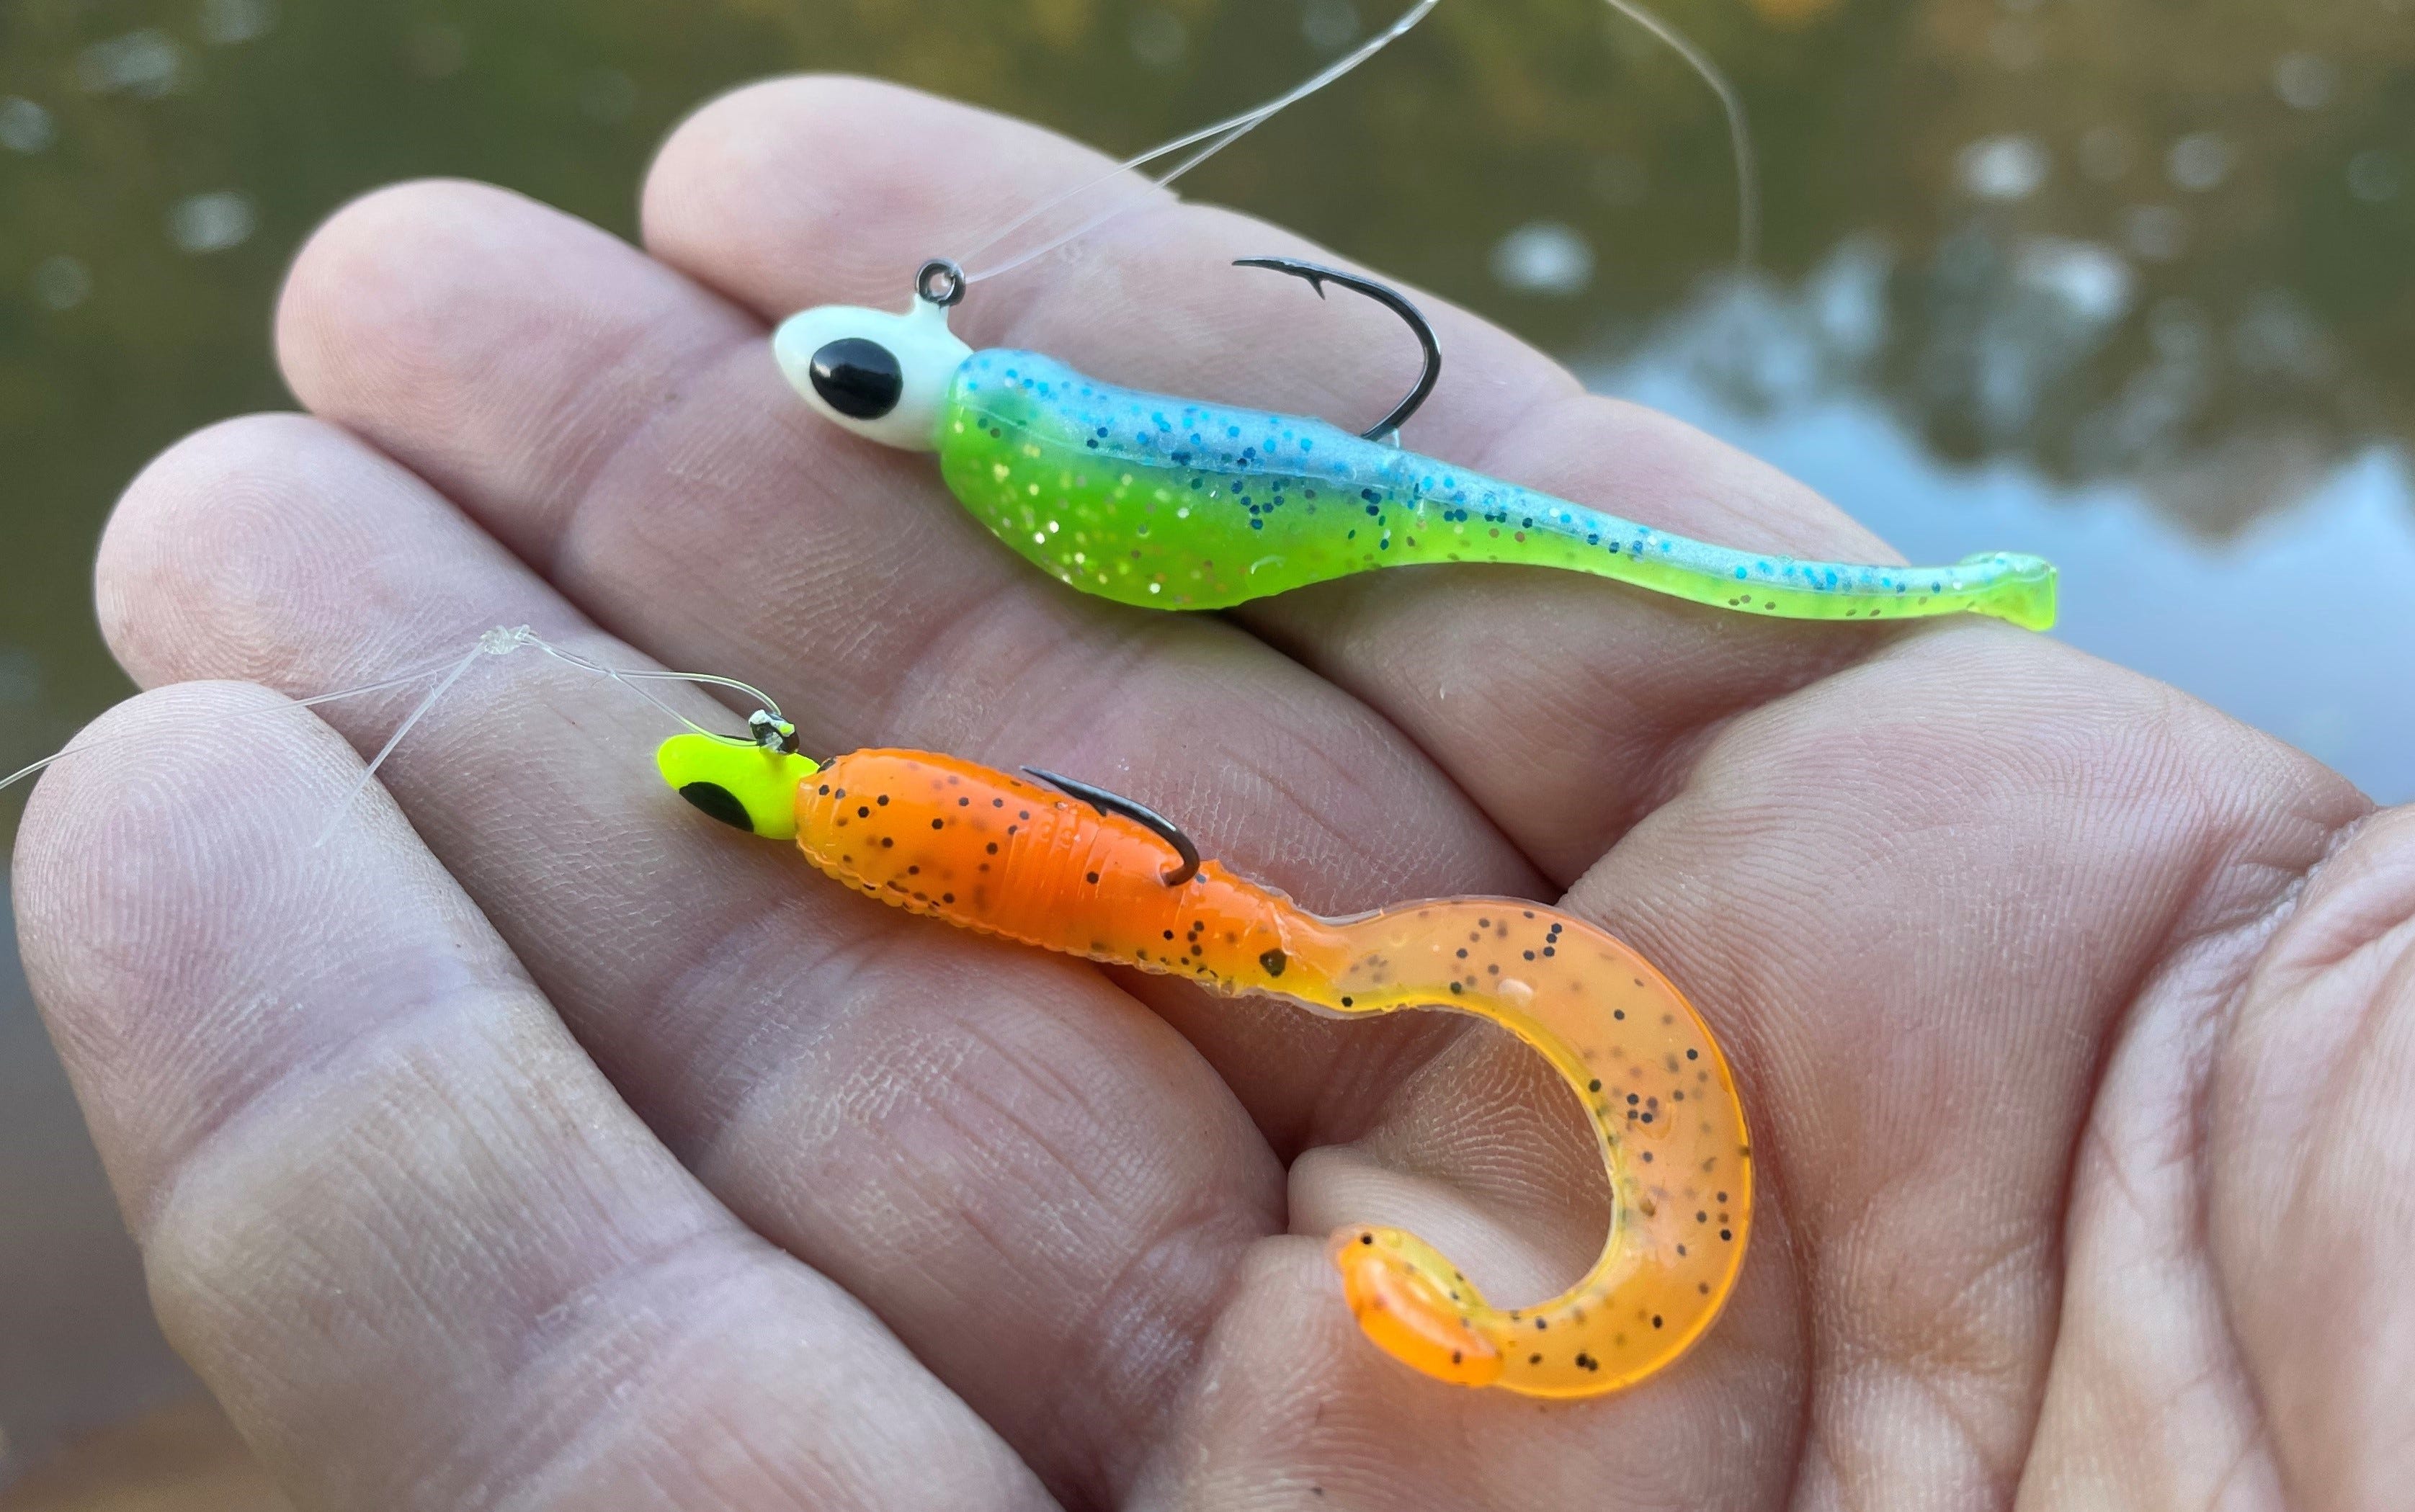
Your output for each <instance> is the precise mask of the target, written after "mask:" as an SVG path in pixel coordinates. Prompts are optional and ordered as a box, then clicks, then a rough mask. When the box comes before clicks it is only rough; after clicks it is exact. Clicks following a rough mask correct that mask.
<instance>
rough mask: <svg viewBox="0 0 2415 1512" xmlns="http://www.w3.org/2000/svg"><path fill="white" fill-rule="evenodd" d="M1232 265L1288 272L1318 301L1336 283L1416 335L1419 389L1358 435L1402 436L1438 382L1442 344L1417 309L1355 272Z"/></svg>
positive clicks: (1314, 266)
mask: <svg viewBox="0 0 2415 1512" xmlns="http://www.w3.org/2000/svg"><path fill="white" fill-rule="evenodd" d="M1233 266H1235V267H1237V268H1268V269H1271V270H1273V271H1274V272H1276V273H1287V274H1289V275H1291V276H1292V277H1295V278H1303V279H1306V280H1307V282H1308V286H1309V287H1310V288H1311V289H1313V290H1315V291H1316V297H1317V298H1319V299H1323V298H1324V297H1325V286H1326V285H1327V284H1328V283H1338V284H1340V285H1341V286H1342V288H1344V289H1347V290H1349V291H1351V292H1353V293H1359V294H1364V295H1366V296H1367V297H1368V298H1369V299H1372V300H1373V301H1374V302H1375V303H1376V304H1378V305H1381V306H1383V307H1385V308H1386V309H1388V310H1390V311H1391V312H1392V313H1393V314H1395V315H1398V316H1399V317H1400V318H1401V320H1402V321H1403V322H1404V323H1405V324H1406V325H1407V326H1408V328H1409V329H1410V331H1411V332H1413V333H1415V334H1416V336H1417V338H1418V347H1419V349H1420V350H1422V351H1423V352H1425V359H1426V367H1425V371H1424V372H1422V373H1420V374H1419V375H1418V386H1417V387H1415V388H1413V389H1411V390H1409V397H1407V398H1405V399H1403V400H1402V401H1401V402H1400V403H1399V404H1398V405H1396V406H1394V407H1393V410H1392V412H1391V413H1390V414H1388V415H1386V416H1385V417H1384V418H1383V419H1381V420H1379V421H1377V422H1376V423H1375V425H1374V427H1373V429H1370V430H1363V431H1360V432H1359V435H1360V436H1361V437H1362V438H1363V439H1364V440H1367V441H1373V442H1383V441H1391V440H1394V439H1396V438H1397V437H1398V436H1399V435H1400V433H1401V427H1403V426H1405V425H1407V424H1408V423H1409V416H1411V415H1413V414H1415V413H1417V412H1418V408H1419V407H1420V406H1421V405H1423V404H1424V403H1425V402H1426V397H1427V396H1428V395H1430V394H1432V393H1433V390H1434V384H1435V383H1437V382H1441V380H1442V343H1441V342H1439V341H1437V340H1435V339H1434V334H1433V326H1431V325H1428V324H1427V323H1426V318H1425V316H1424V315H1423V314H1421V313H1419V312H1418V307H1416V306H1415V305H1412V304H1410V303H1409V301H1408V298H1407V296H1406V295H1404V294H1403V293H1402V292H1400V291H1399V290H1397V289H1393V288H1390V287H1388V285H1385V284H1380V283H1377V282H1376V281H1375V280H1373V278H1362V277H1358V276H1357V274H1355V273H1344V272H1342V270H1341V269H1340V268H1328V267H1326V266H1324V265H1322V264H1320V263H1315V262H1301V261H1299V260H1298V259H1297V258H1289V257H1244V258H1236V259H1234V261H1233Z"/></svg>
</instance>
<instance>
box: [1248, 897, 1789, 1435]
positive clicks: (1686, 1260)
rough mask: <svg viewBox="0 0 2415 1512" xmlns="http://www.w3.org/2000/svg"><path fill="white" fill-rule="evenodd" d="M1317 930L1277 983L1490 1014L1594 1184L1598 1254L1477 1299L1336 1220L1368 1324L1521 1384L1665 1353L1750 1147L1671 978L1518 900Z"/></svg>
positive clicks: (1616, 1376)
mask: <svg viewBox="0 0 2415 1512" xmlns="http://www.w3.org/2000/svg"><path fill="white" fill-rule="evenodd" d="M1319 935H1320V936H1321V937H1319V938H1318V939H1317V940H1316V941H1315V942H1314V943H1307V942H1302V948H1300V949H1298V950H1296V951H1295V952H1294V954H1295V962H1296V964H1295V970H1296V971H1297V973H1298V975H1297V977H1295V978H1294V979H1293V980H1290V981H1285V982H1284V983H1283V984H1282V987H1281V988H1280V989H1278V990H1281V991H1282V992H1285V993H1288V994H1290V995H1292V996H1306V993H1305V992H1304V991H1303V990H1304V989H1310V986H1311V979H1314V980H1315V981H1317V982H1318V983H1319V985H1324V984H1328V983H1329V991H1330V993H1331V995H1332V996H1331V997H1330V999H1329V1000H1327V1001H1321V1002H1320V1003H1319V1006H1321V1007H1326V1008H1328V1009H1332V1010H1339V1011H1341V1012H1343V1013H1350V1014H1357V1013H1368V1012H1388V1011H1391V1010H1397V1009H1405V1008H1430V1007H1439V1008H1449V1009H1456V1010H1463V1011H1467V1012H1471V1013H1475V1014H1478V1015H1479V1016H1481V1017H1484V1018H1488V1019H1492V1020H1493V1021H1494V1022H1496V1023H1498V1024H1500V1025H1503V1026H1504V1027H1506V1028H1508V1030H1509V1031H1510V1032H1511V1033H1513V1034H1515V1035H1517V1036H1518V1037H1519V1038H1520V1039H1522V1040H1524V1041H1525V1042H1526V1043H1527V1044H1529V1045H1531V1046H1533V1047H1534V1048H1535V1049H1536V1050H1537V1051H1538V1052H1539V1053H1540V1054H1541V1055H1543V1056H1544V1057H1545V1058H1546V1059H1548V1060H1550V1061H1551V1062H1552V1064H1553V1066H1554V1067H1556V1068H1557V1069H1558V1070H1559V1071H1560V1073H1561V1075H1563V1076H1564V1077H1566V1078H1567V1079H1568V1083H1569V1085H1571V1086H1572V1087H1573V1088H1574V1089H1575V1091H1576V1093H1577V1095H1578V1098H1579V1100H1580V1101H1581V1102H1582V1103H1583V1108H1584V1111H1585V1115H1586V1117H1587V1118H1588V1120H1589V1121H1590V1122H1591V1123H1592V1125H1593V1128H1594V1131H1595V1135H1596V1137H1597V1138H1598V1141H1599V1142H1600V1145H1601V1150H1602V1154H1603V1158H1604V1160H1606V1161H1607V1163H1608V1166H1609V1169H1610V1173H1611V1181H1612V1185H1613V1204H1612V1210H1613V1217H1612V1221H1611V1231H1610V1235H1609V1239H1608V1242H1607V1243H1605V1245H1604V1246H1603V1248H1602V1251H1601V1255H1600V1258H1599V1259H1598V1261H1597V1262H1596V1263H1595V1265H1594V1266H1593V1268H1592V1269H1591V1270H1590V1271H1589V1272H1588V1273H1587V1274H1586V1275H1585V1276H1584V1277H1583V1279H1582V1280H1579V1281H1578V1282H1577V1283H1576V1284H1575V1285H1574V1286H1573V1287H1571V1288H1570V1289H1569V1290H1568V1291H1567V1292H1566V1293H1564V1294H1563V1295H1559V1296H1556V1297H1553V1298H1552V1299H1551V1300H1549V1301H1546V1302H1541V1303H1538V1304H1536V1305H1535V1306H1533V1307H1525V1308H1514V1309H1503V1308H1499V1307H1496V1306H1494V1305H1493V1304H1492V1303H1490V1302H1488V1301H1486V1300H1485V1298H1484V1296H1483V1295H1482V1294H1481V1293H1480V1292H1479V1291H1478V1288H1477V1287H1476V1285H1475V1284H1474V1283H1473V1282H1472V1281H1470V1280H1469V1279H1468V1278H1467V1277H1466V1276H1465V1275H1464V1274H1463V1273H1462V1272H1461V1271H1460V1270H1459V1269H1458V1268H1457V1267H1455V1266H1454V1265H1451V1264H1450V1263H1449V1262H1448V1260H1446V1259H1445V1258H1444V1257H1443V1256H1442V1255H1441V1254H1440V1253H1439V1252H1438V1251H1436V1250H1434V1249H1433V1247H1432V1246H1431V1245H1428V1244H1426V1243H1425V1242H1424V1241H1423V1240H1420V1239H1418V1237H1416V1236H1415V1235H1408V1234H1403V1233H1402V1232H1400V1231H1398V1230H1393V1229H1383V1228H1375V1227H1357V1228H1350V1229H1344V1230H1342V1231H1341V1232H1340V1233H1338V1234H1336V1235H1334V1238H1333V1245H1332V1253H1333V1258H1334V1262H1335V1264H1336V1265H1337V1266H1338V1267H1339V1268H1340V1270H1341V1272H1342V1281H1343V1286H1344V1290H1345V1292H1346V1293H1347V1295H1348V1296H1349V1299H1350V1305H1351V1309H1352V1310H1353V1311H1354V1312H1355V1313H1356V1314H1357V1318H1358V1321H1359V1324H1360V1325H1361V1326H1362V1327H1363V1328H1364V1329H1365V1330H1366V1332H1367V1334H1368V1337H1369V1338H1371V1339H1373V1340H1374V1341H1375V1342H1376V1343H1377V1344H1379V1345H1381V1346H1382V1347H1383V1348H1385V1349H1386V1350H1388V1352H1390V1353H1391V1354H1393V1355H1396V1356H1398V1357H1399V1358H1400V1359H1402V1360H1403V1361H1404V1362H1406V1363H1407V1364H1410V1365H1412V1366H1415V1367H1417V1368H1418V1370H1424V1371H1425V1372H1426V1373H1428V1374H1430V1375H1433V1376H1437V1377H1439V1378H1441V1379H1444V1380H1448V1381H1457V1382H1460V1383H1463V1384H1464V1385H1501V1386H1506V1387H1508V1389H1510V1390H1513V1391H1519V1392H1523V1393H1526V1394H1528V1395H1531V1396H1538V1397H1576V1396H1589V1395H1593V1394H1595V1393H1598V1392H1601V1391H1607V1390H1611V1389H1613V1388H1615V1387H1617V1386H1621V1385H1629V1384H1631V1383H1633V1382H1636V1381H1639V1380H1641V1379H1643V1377H1644V1376H1646V1375H1649V1374H1651V1373H1652V1372H1653V1371H1654V1370H1658V1369H1659V1368H1660V1367H1661V1366H1663V1365H1665V1364H1667V1363H1668V1362H1669V1361H1671V1360H1673V1359H1674V1358H1675V1357H1676V1356H1677V1355H1680V1354H1682V1353H1684V1351H1685V1350H1686V1348H1687V1346H1688V1345H1689V1344H1691V1343H1692V1342H1693V1340H1695V1339H1697V1338H1699V1337H1700V1336H1701V1335H1702V1333H1703V1330H1704V1329H1706V1328H1707V1327H1709V1326H1710V1324H1711V1322H1712V1321H1713V1319H1715V1318H1716V1317H1717V1316H1718V1310H1719V1308H1720V1306H1721V1305H1722V1304H1723V1303H1724V1302H1725V1301H1726V1299H1727V1295H1728V1293H1729V1291H1730V1289H1731V1288H1732V1287H1733V1284H1734V1281H1735V1277H1736V1273H1737V1270H1738V1269H1739V1267H1740V1266H1741V1265H1742V1262H1743V1258H1744V1250H1745V1236H1746V1234H1747V1232H1748V1224H1749V1220H1750V1216H1751V1205H1752V1163H1751V1160H1752V1157H1751V1148H1750V1141H1749V1139H1748V1135H1747V1132H1746V1128H1745V1121H1744V1110H1743V1106H1742V1104H1741V1103H1740V1102H1739V1100H1737V1097H1736V1090H1735V1084H1734V1081H1733V1077H1732V1076H1731V1075H1730V1073H1729V1070H1728V1067H1727V1062H1726V1060H1725V1058H1724V1057H1723V1056H1722V1055H1720V1054H1719V1050H1718V1045H1717V1044H1715V1043H1714V1042H1713V1041H1712V1039H1711V1036H1710V1033H1709V1031H1708V1030H1707V1029H1706V1028H1705V1027H1704V1026H1703V1022H1702V1020H1701V1019H1700V1018H1699V1017H1698V1016H1697V1015H1696V1014H1695V1012H1694V1010H1693V1009H1692V1007H1691V1006H1690V1005H1688V1003H1687V1001H1686V1000H1685V998H1684V997H1683V996H1681V995H1680V994H1679V993H1678V992H1677V990H1676V988H1675V987H1673V986H1672V985H1671V984H1670V982H1669V981H1668V979H1667V978H1665V977H1663V976H1662V975H1661V974H1660V973H1659V972H1658V970H1656V969H1655V968H1654V967H1653V966H1651V964H1650V963H1648V962H1646V961H1645V960H1644V959H1643V957H1642V956H1640V955H1638V954H1637V953H1636V952H1635V951H1632V950H1630V949H1628V947H1627V946H1625V945H1623V944H1621V943H1620V942H1619V941H1618V940H1616V939H1614V938H1613V937H1612V936H1609V935H1608V934H1606V933H1604V932H1603V931H1601V930H1599V929H1597V928H1595V927H1594V926H1593V925H1591V924H1588V923H1585V922H1583V921H1581V920H1577V919H1573V918H1571V917H1569V916H1568V915H1566V914H1563V913H1560V912H1558V911H1556V910H1554V909H1551V908H1546V907H1543V906H1539V905H1537V904H1532V903H1519V902H1512V901H1503V900H1489V899H1450V900H1447V901H1441V902H1434V903H1421V904H1411V905H1408V906H1403V907H1400V908H1393V909H1387V910H1385V911H1383V912H1381V913H1376V914H1373V915H1370V916H1368V917H1366V918H1364V919H1359V920H1354V921H1346V922H1332V923H1326V924H1323V926H1322V928H1321V930H1320V931H1319ZM1318 996H1320V997H1322V996H1323V995H1322V993H1320V994H1318Z"/></svg>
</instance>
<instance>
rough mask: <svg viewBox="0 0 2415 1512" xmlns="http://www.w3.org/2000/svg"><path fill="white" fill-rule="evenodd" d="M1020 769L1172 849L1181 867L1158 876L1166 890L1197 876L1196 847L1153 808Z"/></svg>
mask: <svg viewBox="0 0 2415 1512" xmlns="http://www.w3.org/2000/svg"><path fill="white" fill-rule="evenodd" d="M1023 770H1024V771H1027V772H1029V773H1030V774H1031V775H1032V776H1034V777H1037V778H1039V779H1040V780H1041V781H1042V782H1044V783H1046V784H1047V785H1048V786H1051V787H1054V788H1056V789H1057V790H1058V791H1060V792H1064V793H1069V794H1071V795H1072V796H1073V797H1075V798H1078V799H1080V800H1081V801H1083V802H1085V803H1087V804H1089V805H1090V806H1091V807H1092V808H1094V809H1097V810H1098V811H1099V812H1100V813H1102V814H1120V815H1122V816H1124V817H1125V818H1127V819H1130V820H1132V822H1133V823H1134V824H1137V825H1139V826H1140V827H1141V828H1143V829H1145V830H1147V831H1149V832H1150V833H1151V834H1154V835H1156V836H1157V837H1158V838H1159V839H1160V840H1162V841H1164V842H1165V843H1166V844H1167V845H1169V846H1173V847H1174V853H1175V854H1176V855H1177V856H1179V857H1181V858H1182V864H1181V865H1179V866H1177V867H1176V868H1175V869H1174V870H1173V871H1170V872H1167V873H1165V874H1164V875H1163V876H1162V877H1160V879H1159V880H1161V881H1162V882H1163V883H1164V884H1165V885H1166V886H1167V887H1170V888H1178V887H1180V886H1181V885H1182V884H1183V883H1185V882H1188V881H1190V880H1191V879H1192V877H1194V876H1198V875H1199V847H1198V846H1194V845H1192V843H1191V837H1190V836H1189V835H1187V834H1184V833H1183V832H1182V827H1181V826H1180V825H1177V824H1176V823H1175V822H1174V821H1173V820H1172V819H1169V818H1167V817H1166V816H1164V815H1162V814H1160V813H1158V812H1157V811H1156V810H1154V809H1147V808H1143V807H1141V806H1140V805H1139V804H1138V803H1135V802H1133V801H1132V800H1131V799H1129V798H1126V797H1124V796H1123V795H1122V794H1120V793H1111V792H1108V791H1107V790H1106V789H1105V788H1103V787H1093V786H1090V785H1089V784H1088V783H1082V782H1075V781H1074V780H1073V779H1072V778H1071V777H1059V776H1057V774H1056V773H1055V772H1053V771H1041V770H1040V769H1039V768H1038V767H1026V768H1024V769H1023Z"/></svg>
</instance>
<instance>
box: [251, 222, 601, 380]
mask: <svg viewBox="0 0 2415 1512" xmlns="http://www.w3.org/2000/svg"><path fill="white" fill-rule="evenodd" d="M532 217H542V218H546V219H568V218H570V217H564V216H562V214H561V212H559V211H555V210H552V209H550V208H548V207H547V206H544V205H541V204H538V203H537V202H534V201H532V200H530V199H528V198H526V197H525V196H523V195H520V194H517V193H514V192H513V191H511V190H509V189H503V188H498V187H495V186H493V185H490V184H481V183H477V182H474V181H472V180H467V179H414V180H411V181H407V182H405V183H401V184H393V185H388V186H386V187H382V188H378V189H373V190H371V191H370V192H368V193H367V194H364V195H362V196H361V197H360V198H358V199H356V200H353V201H352V202H349V203H346V204H345V205H343V206H341V207H340V208H338V210H337V211H336V212H335V213H334V214H332V215H330V216H329V217H327V218H326V219H325V220H323V221H322V222H321V223H320V224H319V227H318V229H317V230H316V231H314V232H311V233H310V235H309V237H308V239H307V240H305V241H304V242H303V244H302V249H301V250H300V251H299V252H297V253H295V254H294V258H293V265H292V266H291V267H290V268H289V269H288V270H287V272H286V277H285V283H284V287H283V288H282V289H281V290H280V291H279V292H278V302H277V311H276V331H275V339H276V346H277V354H278V363H279V365H280V366H281V367H282V368H283V371H284V375H285V381H286V383H287V384H288V386H290V387H291V388H292V389H293V392H294V394H295V395H296V396H297V397H300V398H301V400H302V402H303V403H305V404H306V405H308V406H310V407H311V408H312V409H313V410H319V409H321V408H322V407H323V405H327V404H330V403H339V402H340V399H341V397H342V396H344V395H346V394H349V393H352V392H354V391H356V390H358V389H359V388H361V387H363V386H364V385H363V383H362V382H361V380H362V375H363V373H364V371H365V370H368V371H377V372H390V371H393V370H396V369H402V370H406V371H413V372H421V373H426V374H429V375H438V374H442V373H444V372H446V371H448V370H449V369H450V368H451V367H452V366H453V365H454V364H455V363H456V361H457V360H458V346H457V344H455V343H453V342H451V341H449V340H447V339H446V338H447V336H448V334H449V333H450V332H451V331H452V329H453V326H452V325H450V324H449V323H448V322H446V321H444V320H443V319H442V318H441V317H442V316H443V313H444V311H445V308H446V307H447V306H448V305H449V303H450V302H451V300H452V299H453V298H454V297H456V296H458V295H459V294H461V293H464V292H470V289H471V287H472V286H467V285H465V283H464V281H463V280H461V279H459V278H457V277H447V275H448V274H449V273H451V272H452V271H454V270H458V269H459V268H462V267H464V266H470V267H475V266H478V265H480V264H481V263H488V262H491V261H493V260H508V259H514V258H517V256H519V255H522V254H523V253H524V251H525V247H524V246H523V245H522V244H521V240H520V234H521V233H520V228H521V227H522V226H524V225H525V224H526V222H527V221H528V220H529V219H530V218H532ZM596 234H597V235H599V236H600V235H603V234H604V233H603V232H596Z"/></svg>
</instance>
